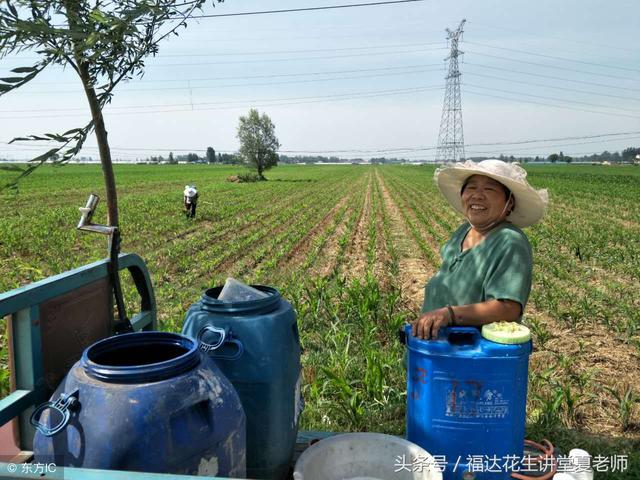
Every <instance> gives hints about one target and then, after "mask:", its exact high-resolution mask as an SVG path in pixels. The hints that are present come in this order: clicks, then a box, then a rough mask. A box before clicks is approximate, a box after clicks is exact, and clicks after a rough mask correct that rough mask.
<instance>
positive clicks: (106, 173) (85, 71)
mask: <svg viewBox="0 0 640 480" xmlns="http://www.w3.org/2000/svg"><path fill="white" fill-rule="evenodd" d="M64 6H65V9H66V10H67V19H68V21H69V27H70V29H71V30H73V29H74V27H76V25H77V17H78V4H77V2H75V1H66V2H64ZM78 41H82V40H74V49H75V55H74V56H75V60H76V66H77V68H78V75H80V80H81V81H82V86H83V87H84V92H85V94H86V96H87V100H88V101H89V108H90V109H91V118H92V120H93V126H94V130H95V133H96V141H97V142H98V151H99V152H100V163H101V164H102V175H103V177H104V185H105V190H106V194H107V225H109V226H111V227H118V225H119V224H118V197H117V194H116V180H115V176H114V174H113V164H112V163H111V150H110V149H109V142H108V140H107V129H106V128H105V126H104V118H103V116H102V109H101V108H100V104H99V103H98V96H97V95H96V91H95V88H94V86H93V83H92V82H91V77H90V75H89V66H88V65H87V63H86V62H85V61H84V60H83V57H82V53H81V52H82V49H81V48H80V46H79V45H78V44H77V43H76V42H78Z"/></svg>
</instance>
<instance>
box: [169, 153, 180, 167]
mask: <svg viewBox="0 0 640 480" xmlns="http://www.w3.org/2000/svg"><path fill="white" fill-rule="evenodd" d="M169 163H170V164H171V165H175V164H176V163H178V160H176V159H175V158H174V156H173V152H169Z"/></svg>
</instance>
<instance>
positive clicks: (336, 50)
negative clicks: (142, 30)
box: [158, 42, 444, 58]
mask: <svg viewBox="0 0 640 480" xmlns="http://www.w3.org/2000/svg"><path fill="white" fill-rule="evenodd" d="M443 43H444V42H426V43H424V42H421V43H398V44H393V45H371V46H369V47H343V48H315V49H308V50H273V51H271V50H262V51H259V52H222V53H221V52H216V53H174V54H163V55H162V57H215V56H237V55H280V54H300V53H317V52H344V51H350V50H373V49H379V48H405V47H424V46H430V45H443ZM443 48H444V47H443ZM159 57H160V56H158V58H159Z"/></svg>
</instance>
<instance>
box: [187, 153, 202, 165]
mask: <svg viewBox="0 0 640 480" xmlns="http://www.w3.org/2000/svg"><path fill="white" fill-rule="evenodd" d="M199 161H200V157H199V156H198V154H197V153H188V154H187V162H188V163H198V162H199Z"/></svg>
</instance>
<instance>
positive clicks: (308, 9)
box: [190, 0, 425, 18]
mask: <svg viewBox="0 0 640 480" xmlns="http://www.w3.org/2000/svg"><path fill="white" fill-rule="evenodd" d="M424 1H425V0H393V1H385V2H369V3H352V4H348V5H328V6H324V7H306V8H287V9H283V10H263V11H258V12H238V13H220V14H211V15H192V16H191V17H190V18H220V17H242V16H247V15H267V14H274V13H297V12H314V11H318V10H336V9H342V8H356V7H375V6H378V5H393V4H397V3H415V2H424Z"/></svg>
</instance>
